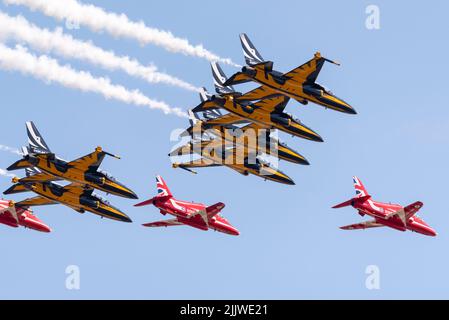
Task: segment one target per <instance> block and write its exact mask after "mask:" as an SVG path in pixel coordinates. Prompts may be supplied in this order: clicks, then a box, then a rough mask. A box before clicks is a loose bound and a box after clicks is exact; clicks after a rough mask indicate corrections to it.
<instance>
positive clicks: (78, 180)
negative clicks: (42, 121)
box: [3, 121, 137, 222]
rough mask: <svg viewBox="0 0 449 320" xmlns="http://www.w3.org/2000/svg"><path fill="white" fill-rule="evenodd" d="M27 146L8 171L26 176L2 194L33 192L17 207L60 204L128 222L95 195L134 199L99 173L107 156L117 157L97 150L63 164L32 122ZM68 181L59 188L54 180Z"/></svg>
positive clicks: (109, 177) (28, 123) (107, 175)
mask: <svg viewBox="0 0 449 320" xmlns="http://www.w3.org/2000/svg"><path fill="white" fill-rule="evenodd" d="M26 129H27V135H28V146H27V147H23V148H22V154H23V157H22V159H20V160H18V161H16V162H15V163H14V164H12V165H11V166H10V167H9V168H8V170H18V169H25V172H26V176H25V177H23V178H17V177H15V178H13V180H12V182H13V184H14V185H13V186H12V187H10V188H9V189H7V190H6V191H4V192H3V193H4V194H5V195H10V194H16V193H22V192H33V193H35V194H37V196H36V197H32V198H28V199H25V200H22V201H20V202H17V203H16V204H15V206H16V207H18V208H26V209H28V208H30V207H34V206H43V205H51V204H62V205H65V206H67V207H70V208H72V209H73V210H75V211H77V212H79V213H84V212H86V211H87V212H91V213H94V214H97V215H99V216H101V217H105V218H109V219H113V220H117V221H123V222H131V219H130V218H129V217H128V216H127V215H126V214H125V213H123V212H122V211H120V210H119V209H117V208H116V207H114V206H113V205H112V204H110V203H109V202H108V201H107V200H105V199H103V198H102V197H100V196H99V195H96V194H95V193H94V190H100V191H104V192H106V193H108V194H114V195H118V196H122V197H125V198H131V199H137V196H136V194H135V193H134V192H133V191H132V190H131V189H129V188H127V187H126V186H125V185H123V184H122V183H120V182H119V181H117V180H116V179H115V178H113V177H112V176H110V175H109V174H107V173H106V172H103V171H100V170H99V167H100V165H101V163H102V161H103V159H104V158H105V156H106V155H109V156H112V157H114V158H119V157H117V156H115V155H112V154H111V153H108V152H106V151H103V150H102V148H101V147H97V148H96V149H95V151H94V152H92V153H90V154H88V155H86V156H83V157H81V158H79V159H76V160H73V161H65V160H63V159H61V158H59V157H58V156H56V155H55V154H54V153H53V152H51V151H50V148H49V147H48V145H47V143H46V142H45V140H44V138H43V137H42V135H41V134H40V133H39V131H38V129H37V128H36V126H35V125H34V123H33V122H31V121H30V122H27V123H26ZM61 180H62V181H64V182H68V184H66V185H61V184H58V183H56V182H55V181H61Z"/></svg>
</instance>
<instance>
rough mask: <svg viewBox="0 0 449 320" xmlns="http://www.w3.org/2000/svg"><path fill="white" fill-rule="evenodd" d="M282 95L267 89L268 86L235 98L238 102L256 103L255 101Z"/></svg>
mask: <svg viewBox="0 0 449 320" xmlns="http://www.w3.org/2000/svg"><path fill="white" fill-rule="evenodd" d="M278 95H280V93H279V92H277V91H275V90H273V89H271V88H269V87H267V86H260V87H258V88H256V89H253V90H251V91H249V92H247V93H245V94H244V95H242V96H240V97H237V98H235V99H236V100H237V101H254V100H262V99H266V98H271V97H273V96H278Z"/></svg>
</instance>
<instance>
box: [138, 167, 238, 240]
mask: <svg viewBox="0 0 449 320" xmlns="http://www.w3.org/2000/svg"><path fill="white" fill-rule="evenodd" d="M156 183H157V192H158V194H157V196H155V197H154V198H152V199H150V200H147V201H144V202H141V203H138V204H136V205H135V206H136V207H141V206H146V205H151V204H152V205H154V206H155V207H156V208H158V209H159V210H160V212H161V213H162V214H163V215H166V214H167V213H168V214H170V215H173V216H175V218H174V219H171V220H165V221H158V222H151V223H145V224H144V226H145V227H170V226H181V225H187V226H190V227H194V228H197V229H200V230H204V231H207V230H209V229H212V230H215V231H218V232H222V233H226V234H229V235H233V236H238V235H239V231H238V230H237V229H236V228H234V227H233V226H232V225H231V224H230V223H229V222H228V221H227V220H226V219H225V218H223V217H222V216H221V215H220V214H219V212H220V211H221V210H223V208H224V207H225V205H224V203H221V202H218V203H216V204H214V205H211V206H208V207H206V206H205V205H204V204H201V203H192V202H186V201H181V200H177V199H175V198H173V195H172V193H171V192H170V190H169V189H168V187H167V184H166V183H165V181H164V179H162V177H161V176H157V177H156Z"/></svg>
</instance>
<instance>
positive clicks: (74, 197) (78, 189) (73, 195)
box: [3, 168, 132, 222]
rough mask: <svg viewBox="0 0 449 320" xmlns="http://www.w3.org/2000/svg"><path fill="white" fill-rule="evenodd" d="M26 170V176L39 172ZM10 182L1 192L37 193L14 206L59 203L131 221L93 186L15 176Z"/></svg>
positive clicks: (80, 210)
mask: <svg viewBox="0 0 449 320" xmlns="http://www.w3.org/2000/svg"><path fill="white" fill-rule="evenodd" d="M26 170H27V175H28V177H30V176H32V175H33V174H36V175H38V174H40V173H41V172H40V171H39V170H38V169H31V168H27V169H26ZM12 182H13V183H14V185H13V186H12V187H10V188H9V189H8V190H6V191H5V192H3V194H5V195H6V194H15V193H21V192H28V191H31V192H34V193H36V194H38V196H37V197H34V198H28V199H26V200H23V201H20V202H18V203H17V204H16V206H19V207H31V206H42V205H50V204H58V203H60V204H63V205H65V206H67V207H70V208H72V209H73V210H75V211H77V212H79V213H84V212H86V211H89V212H91V213H94V214H97V215H99V216H101V217H105V218H109V219H113V220H118V221H123V222H132V221H131V219H130V218H129V217H128V216H127V215H126V214H124V213H123V212H121V211H120V210H119V209H117V208H115V207H113V206H112V205H111V204H110V203H109V202H108V201H107V200H104V199H102V198H101V197H100V196H98V195H95V194H94V193H93V191H94V189H93V188H86V187H83V186H81V185H80V184H78V183H71V184H68V185H66V186H62V185H59V184H56V183H54V182H50V181H39V180H37V179H26V178H23V179H19V178H17V177H15V178H13V180H12Z"/></svg>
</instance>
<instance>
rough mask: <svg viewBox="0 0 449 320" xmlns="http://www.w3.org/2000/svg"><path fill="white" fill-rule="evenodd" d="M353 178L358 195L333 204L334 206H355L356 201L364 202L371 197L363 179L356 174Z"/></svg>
mask: <svg viewBox="0 0 449 320" xmlns="http://www.w3.org/2000/svg"><path fill="white" fill-rule="evenodd" d="M352 180H353V181H354V188H355V194H356V196H355V197H354V198H352V199H349V200H348V201H345V202H342V203H340V204H337V205H335V206H333V207H332V208H334V209H337V208H343V207H347V206H353V205H354V202H356V201H357V202H363V201H366V200H368V199H370V198H371V196H370V195H369V194H368V191H366V189H365V187H364V185H363V183H362V181H360V179H359V178H357V177H356V176H354V177H352Z"/></svg>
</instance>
